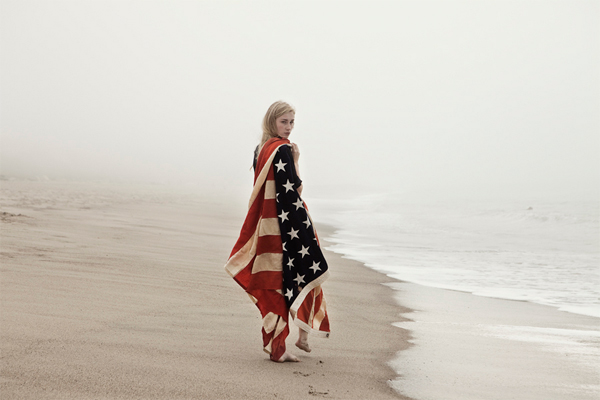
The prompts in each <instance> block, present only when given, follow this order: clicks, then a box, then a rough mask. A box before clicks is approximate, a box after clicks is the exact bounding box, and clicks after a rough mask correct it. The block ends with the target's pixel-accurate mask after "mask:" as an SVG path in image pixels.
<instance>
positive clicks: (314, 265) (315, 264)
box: [308, 261, 321, 274]
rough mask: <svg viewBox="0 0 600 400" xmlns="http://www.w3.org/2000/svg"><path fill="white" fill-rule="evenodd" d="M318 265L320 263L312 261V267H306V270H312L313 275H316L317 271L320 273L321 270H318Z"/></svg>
mask: <svg viewBox="0 0 600 400" xmlns="http://www.w3.org/2000/svg"><path fill="white" fill-rule="evenodd" d="M319 264H321V263H320V262H314V261H313V265H312V267H308V268H309V269H312V270H313V273H315V274H316V273H317V271H320V270H321V268H319Z"/></svg>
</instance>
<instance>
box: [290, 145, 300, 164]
mask: <svg viewBox="0 0 600 400" xmlns="http://www.w3.org/2000/svg"><path fill="white" fill-rule="evenodd" d="M290 146H292V157H293V158H294V164H298V160H299V159H300V149H299V148H298V145H297V144H296V143H290Z"/></svg>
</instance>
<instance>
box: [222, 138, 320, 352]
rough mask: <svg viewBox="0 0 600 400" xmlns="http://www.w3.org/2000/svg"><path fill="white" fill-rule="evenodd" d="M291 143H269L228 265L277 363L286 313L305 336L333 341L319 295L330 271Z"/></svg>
mask: <svg viewBox="0 0 600 400" xmlns="http://www.w3.org/2000/svg"><path fill="white" fill-rule="evenodd" d="M289 143H290V142H289V140H287V139H279V138H274V139H270V140H269V141H267V142H266V143H265V145H264V146H263V148H262V150H261V152H260V154H259V155H258V159H257V165H256V168H255V171H254V188H253V190H252V195H251V197H250V202H249V207H248V214H247V216H246V220H245V221H244V224H243V226H242V230H241V232H240V237H239V239H238V241H237V242H236V244H235V246H234V248H233V250H232V252H231V255H230V258H229V260H228V261H227V264H226V265H225V269H226V271H227V272H228V273H229V274H230V275H231V276H232V277H233V278H234V279H235V281H236V282H237V283H239V284H240V286H242V288H244V290H246V292H247V293H248V295H249V296H250V298H251V299H252V300H253V301H254V303H255V304H256V305H257V307H258V309H259V310H260V312H261V315H262V318H263V326H262V334H263V346H264V349H265V351H266V352H267V353H270V354H271V358H272V359H274V360H278V359H279V358H280V357H281V356H282V355H283V353H284V352H285V338H286V337H287V335H288V334H289V326H288V313H289V314H291V315H292V318H293V319H294V323H295V324H296V325H297V326H299V327H300V328H302V329H303V330H305V331H307V332H309V333H312V334H315V335H317V336H321V337H329V318H328V316H327V309H326V303H325V299H324V297H323V290H322V289H321V284H322V283H323V282H324V281H325V280H326V279H327V277H328V276H329V271H328V267H327V262H326V261H325V258H324V256H323V252H322V251H321V248H320V246H319V240H318V237H317V234H316V231H315V228H314V225H313V222H312V219H311V218H310V215H309V213H308V209H307V207H306V203H304V201H303V200H302V198H301V197H300V195H299V193H298V187H299V186H300V184H301V181H300V179H299V178H298V176H297V174H296V171H295V168H294V161H293V158H292V153H291V149H290V147H289Z"/></svg>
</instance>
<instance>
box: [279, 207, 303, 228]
mask: <svg viewBox="0 0 600 400" xmlns="http://www.w3.org/2000/svg"><path fill="white" fill-rule="evenodd" d="M288 214H289V212H285V211H283V210H281V214H279V215H278V217H279V218H281V222H283V221H285V220H286V219H288ZM307 228H308V226H307Z"/></svg>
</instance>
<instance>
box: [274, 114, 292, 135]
mask: <svg viewBox="0 0 600 400" xmlns="http://www.w3.org/2000/svg"><path fill="white" fill-rule="evenodd" d="M275 125H276V126H277V136H279V137H280V138H283V139H287V138H289V137H290V133H292V129H294V113H291V112H289V113H286V114H283V115H282V116H281V117H279V118H277V119H276V120H275Z"/></svg>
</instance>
